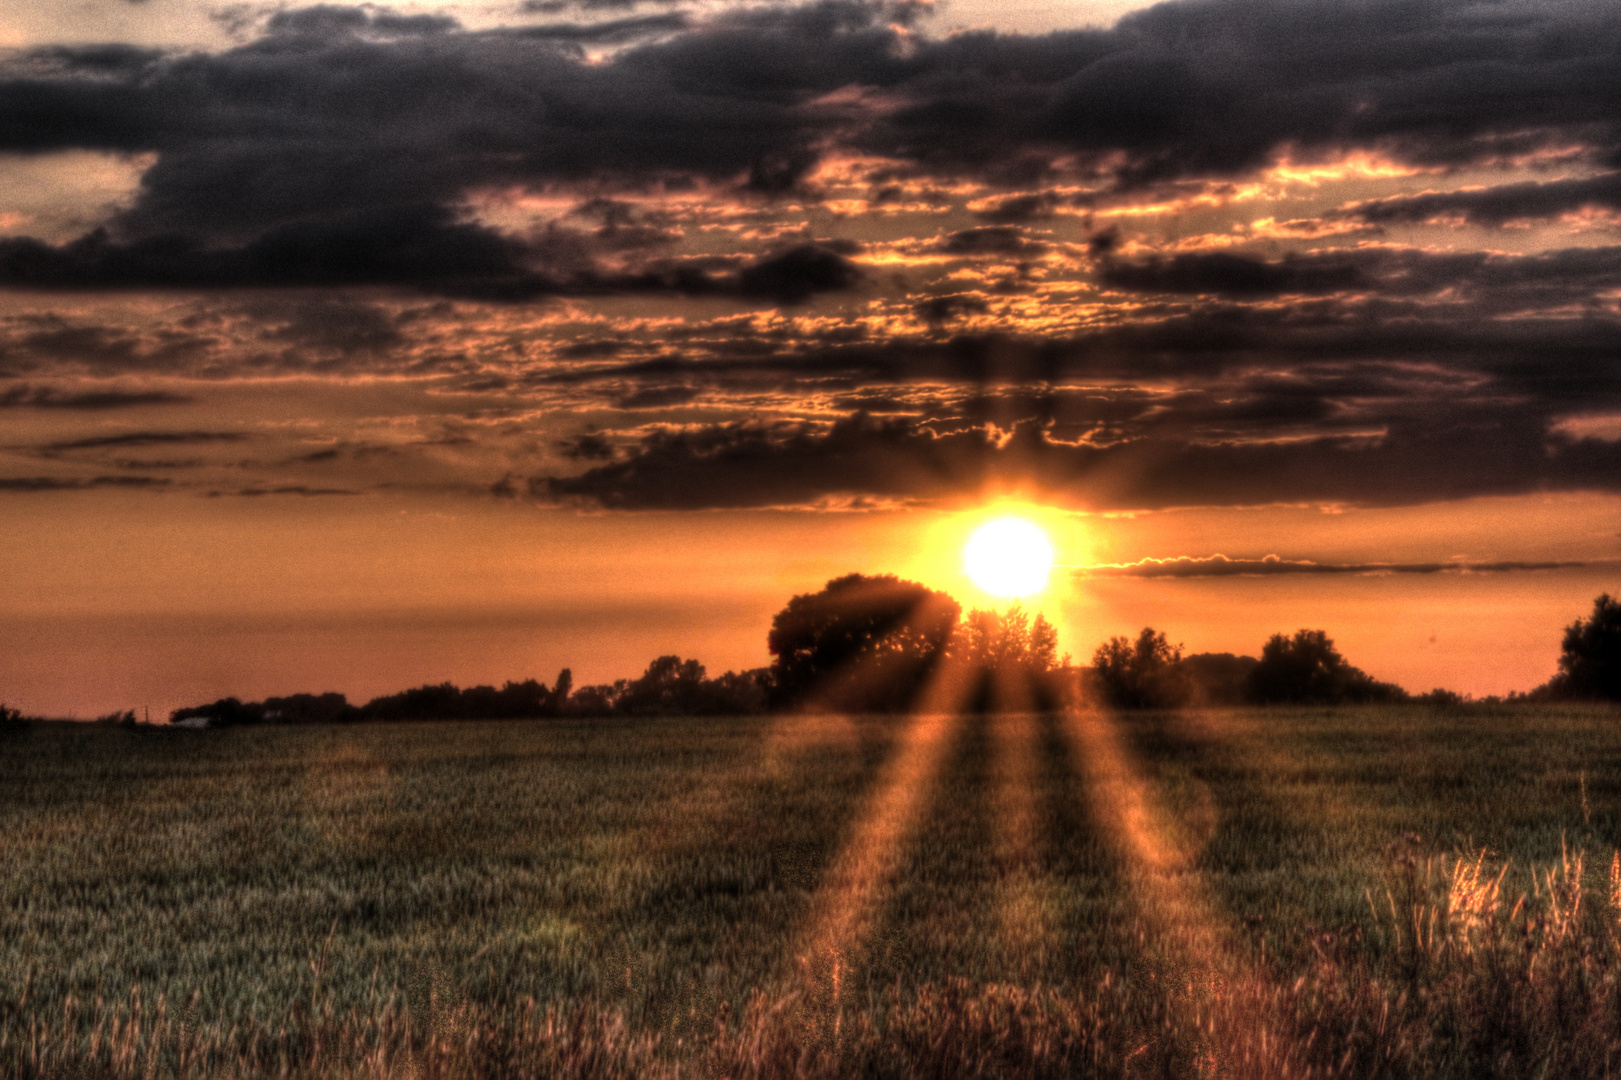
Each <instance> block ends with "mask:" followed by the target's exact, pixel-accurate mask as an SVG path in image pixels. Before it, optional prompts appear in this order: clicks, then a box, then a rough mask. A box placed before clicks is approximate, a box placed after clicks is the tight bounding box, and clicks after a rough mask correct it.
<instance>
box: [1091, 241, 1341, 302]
mask: <svg viewBox="0 0 1621 1080" xmlns="http://www.w3.org/2000/svg"><path fill="white" fill-rule="evenodd" d="M1344 258H1345V257H1344V256H1339V255H1335V256H1329V257H1328V258H1327V259H1324V258H1316V259H1312V258H1304V259H1300V258H1287V259H1283V260H1279V261H1277V262H1268V261H1265V260H1262V259H1255V258H1250V257H1248V256H1244V255H1234V254H1231V253H1229V252H1224V251H1218V252H1212V253H1209V254H1196V255H1175V256H1172V257H1170V258H1158V259H1149V260H1145V261H1143V262H1124V261H1121V262H1110V263H1108V264H1107V265H1105V266H1104V267H1103V269H1102V271H1101V272H1100V273H1099V274H1098V278H1099V279H1100V280H1101V281H1102V282H1103V283H1104V284H1105V285H1109V286H1112V287H1114V288H1117V289H1132V290H1136V291H1139V292H1168V293H1215V294H1217V295H1221V296H1234V297H1254V296H1276V295H1278V294H1280V293H1332V292H1339V291H1340V290H1342V289H1349V288H1354V287H1355V286H1356V285H1358V284H1360V283H1361V281H1362V274H1361V273H1360V271H1359V269H1358V268H1357V267H1356V266H1355V265H1352V264H1351V263H1349V262H1347V261H1343V260H1344ZM1325 262H1326V263H1328V265H1324V263H1325Z"/></svg>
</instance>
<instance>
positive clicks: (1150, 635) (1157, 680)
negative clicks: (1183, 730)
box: [1092, 626, 1189, 709]
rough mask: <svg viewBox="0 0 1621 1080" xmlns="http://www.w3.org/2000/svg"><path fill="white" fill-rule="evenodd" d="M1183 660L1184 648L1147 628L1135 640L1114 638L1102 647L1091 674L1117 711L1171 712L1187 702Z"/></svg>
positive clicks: (1098, 651)
mask: <svg viewBox="0 0 1621 1080" xmlns="http://www.w3.org/2000/svg"><path fill="white" fill-rule="evenodd" d="M1181 660H1182V646H1180V645H1172V644H1171V643H1170V642H1169V641H1168V640H1167V639H1166V637H1165V635H1164V634H1163V633H1161V632H1160V631H1157V630H1155V629H1154V628H1153V627H1152V626H1145V627H1143V629H1142V632H1141V633H1139V634H1138V635H1137V640H1136V641H1132V640H1131V639H1129V638H1124V637H1112V638H1110V639H1109V640H1108V641H1105V642H1104V643H1103V644H1102V645H1099V646H1098V650H1097V652H1095V653H1094V654H1093V655H1092V671H1093V673H1094V680H1095V684H1096V686H1097V689H1098V691H1099V693H1100V694H1101V695H1102V697H1103V700H1104V702H1105V703H1107V704H1109V705H1112V706H1114V707H1115V708H1117V709H1169V708H1174V707H1176V706H1178V705H1182V704H1185V703H1186V702H1187V700H1188V693H1189V689H1188V685H1187V683H1186V681H1185V680H1184V678H1183V675H1182V672H1181V671H1180V670H1179V666H1180V663H1181Z"/></svg>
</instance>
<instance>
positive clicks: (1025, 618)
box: [951, 604, 1058, 672]
mask: <svg viewBox="0 0 1621 1080" xmlns="http://www.w3.org/2000/svg"><path fill="white" fill-rule="evenodd" d="M951 651H952V653H953V655H956V656H958V657H959V658H960V659H962V660H965V661H967V662H968V663H971V664H976V665H978V666H981V667H985V668H999V669H1004V670H1006V669H1014V668H1017V669H1020V670H1024V671H1030V672H1040V671H1051V670H1052V669H1053V668H1055V667H1057V666H1058V631H1057V630H1054V629H1053V625H1052V623H1050V622H1048V621H1047V617H1046V616H1045V615H1040V614H1038V615H1036V617H1035V618H1034V619H1031V617H1030V613H1029V612H1028V611H1026V610H1024V607H1023V606H1022V605H1020V604H1013V605H1011V606H1009V607H1008V609H1007V611H1005V612H999V611H981V610H978V609H975V610H973V611H970V612H969V613H968V617H967V618H965V619H964V620H963V621H962V625H960V626H959V627H957V632H956V635H955V636H954V637H953V638H952V642H951Z"/></svg>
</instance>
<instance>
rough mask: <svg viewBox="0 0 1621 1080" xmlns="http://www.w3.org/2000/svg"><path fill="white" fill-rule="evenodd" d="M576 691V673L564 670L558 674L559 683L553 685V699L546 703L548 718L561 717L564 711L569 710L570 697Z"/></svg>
mask: <svg viewBox="0 0 1621 1080" xmlns="http://www.w3.org/2000/svg"><path fill="white" fill-rule="evenodd" d="M573 689H574V672H573V670H571V669H569V668H564V669H563V670H562V671H559V672H558V673H557V682H555V683H553V684H552V694H551V698H550V699H549V700H548V701H547V703H546V714H547V715H548V716H561V715H562V713H563V710H564V709H566V708H568V696H569V693H570V691H572V690H573Z"/></svg>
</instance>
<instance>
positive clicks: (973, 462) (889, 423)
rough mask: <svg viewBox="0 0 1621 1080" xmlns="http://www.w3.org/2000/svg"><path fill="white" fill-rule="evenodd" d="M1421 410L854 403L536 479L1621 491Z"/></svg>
mask: <svg viewBox="0 0 1621 1080" xmlns="http://www.w3.org/2000/svg"><path fill="white" fill-rule="evenodd" d="M1143 411H1149V410H1143ZM1051 412H1053V413H1055V414H1056V413H1057V412H1058V409H1056V408H1054V409H1052V410H1051ZM1414 412H1415V414H1414V415H1411V416H1409V417H1406V418H1404V419H1399V420H1397V419H1393V420H1391V421H1388V422H1387V424H1386V425H1385V427H1384V429H1383V430H1380V431H1378V432H1376V433H1372V434H1358V433H1351V432H1347V433H1343V434H1340V433H1335V432H1333V430H1332V427H1331V426H1330V428H1329V430H1328V431H1323V430H1313V424H1314V422H1315V421H1317V420H1318V419H1320V413H1318V412H1317V411H1316V410H1315V409H1312V408H1304V409H1300V410H1297V412H1296V414H1295V416H1294V417H1293V419H1294V420H1296V421H1298V422H1299V424H1300V425H1301V426H1302V427H1303V428H1304V429H1305V430H1304V433H1303V434H1300V435H1298V436H1295V437H1291V438H1275V437H1274V438H1265V437H1261V438H1256V437H1249V438H1246V437H1242V436H1230V437H1226V438H1210V437H1200V435H1201V432H1199V431H1198V430H1196V425H1195V424H1194V423H1193V418H1192V417H1190V418H1188V419H1185V420H1184V421H1183V422H1182V424H1181V426H1180V430H1179V429H1178V427H1177V426H1176V425H1169V424H1166V423H1165V422H1164V421H1163V420H1161V419H1159V418H1158V417H1151V418H1150V420H1149V423H1148V424H1144V423H1141V422H1138V423H1132V422H1130V421H1127V422H1123V423H1119V424H1117V425H1116V428H1115V430H1114V431H1112V432H1111V431H1110V430H1109V429H1108V427H1107V425H1097V426H1094V427H1092V428H1091V429H1090V430H1083V429H1081V428H1080V425H1077V424H1075V423H1074V418H1073V417H1072V418H1071V419H1070V423H1069V424H1068V425H1066V426H1068V427H1069V428H1071V429H1073V430H1074V431H1075V433H1076V435H1077V437H1075V438H1072V439H1063V438H1061V437H1059V433H1058V431H1057V430H1056V428H1057V427H1058V425H1057V424H1056V422H1055V418H1049V419H1048V420H1045V421H1043V420H1039V419H1038V420H1027V421H1014V422H1012V423H1011V424H1008V423H1005V422H1004V423H1002V424H997V423H976V422H973V421H972V420H971V419H970V418H968V417H963V416H961V415H960V414H959V417H958V418H955V419H940V418H933V419H917V418H913V417H906V416H891V417H887V418H875V417H872V416H868V415H866V414H860V413H858V414H855V415H853V416H849V417H846V418H843V419H840V420H838V421H835V422H833V423H831V424H816V423H810V422H778V423H761V422H737V423H731V424H721V425H711V426H706V427H701V428H680V429H668V430H659V431H655V432H653V433H651V434H649V435H646V436H644V437H643V438H642V439H641V440H640V441H639V443H638V444H636V445H635V446H633V447H631V448H629V449H628V451H627V452H625V453H623V454H621V455H620V456H618V457H617V458H615V459H614V460H611V461H609V462H608V463H606V464H602V465H597V466H595V467H592V468H590V469H587V470H586V471H585V472H583V473H580V474H578V475H574V476H556V475H553V476H542V477H537V478H536V479H535V480H534V481H533V482H532V484H531V489H532V490H533V491H534V492H535V493H536V494H537V495H539V496H541V497H542V498H546V499H549V500H553V501H563V502H568V501H582V502H587V503H591V504H594V505H598V506H603V507H607V508H613V509H712V508H737V507H774V506H815V505H817V504H820V503H824V502H825V501H827V500H829V499H833V498H844V497H878V498H890V499H903V500H913V501H925V502H927V501H936V500H943V499H950V498H954V497H959V496H962V495H964V494H971V493H974V492H978V491H984V490H990V489H1001V490H1006V489H1010V488H1011V489H1016V490H1023V491H1027V492H1032V493H1039V495H1040V496H1041V497H1047V498H1058V499H1060V500H1062V501H1066V502H1070V503H1073V504H1077V505H1083V506H1089V507H1092V508H1094V509H1159V508H1166V507H1176V506H1210V505H1265V504H1273V503H1341V504H1356V505H1385V506H1388V505H1402V504H1415V503H1424V502H1434V501H1441V500H1448V499H1459V498H1466V497H1470V496H1478V495H1490V494H1520V493H1525V492H1530V491H1543V490H1567V491H1568V490H1596V491H1621V445H1618V444H1616V443H1612V442H1604V441H1600V440H1594V439H1583V440H1573V439H1568V438H1566V439H1561V438H1559V437H1558V436H1556V435H1553V434H1550V433H1549V431H1548V430H1547V425H1546V424H1545V423H1542V422H1539V421H1538V420H1536V418H1534V417H1530V416H1526V415H1524V414H1523V413H1519V412H1516V411H1514V410H1498V411H1492V410H1486V409H1480V410H1473V411H1472V410H1469V409H1463V410H1457V411H1455V412H1454V413H1453V415H1450V416H1449V415H1446V414H1445V413H1444V412H1443V413H1436V412H1435V411H1433V410H1428V411H1422V412H1420V411H1418V410H1415V411H1414ZM1264 413H1265V410H1262V415H1258V416H1253V417H1251V418H1250V419H1251V423H1252V425H1253V426H1254V427H1257V428H1260V429H1261V430H1263V431H1264V430H1266V428H1267V427H1268V426H1272V427H1273V428H1274V429H1275V428H1276V426H1277V419H1278V418H1277V416H1276V414H1275V413H1274V415H1272V416H1271V417H1267V416H1265V415H1264ZM1231 416H1232V419H1233V420H1236V421H1240V422H1242V421H1243V419H1244V417H1243V414H1242V412H1241V411H1240V412H1235V413H1232V414H1231ZM1210 420H1211V418H1210V417H1209V416H1207V417H1206V418H1205V422H1206V424H1209V422H1210ZM1240 426H1242V425H1241V423H1240ZM1156 427H1157V428H1160V430H1157V431H1156V430H1154V428H1156Z"/></svg>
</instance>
